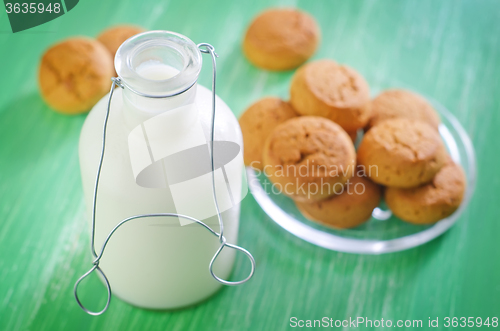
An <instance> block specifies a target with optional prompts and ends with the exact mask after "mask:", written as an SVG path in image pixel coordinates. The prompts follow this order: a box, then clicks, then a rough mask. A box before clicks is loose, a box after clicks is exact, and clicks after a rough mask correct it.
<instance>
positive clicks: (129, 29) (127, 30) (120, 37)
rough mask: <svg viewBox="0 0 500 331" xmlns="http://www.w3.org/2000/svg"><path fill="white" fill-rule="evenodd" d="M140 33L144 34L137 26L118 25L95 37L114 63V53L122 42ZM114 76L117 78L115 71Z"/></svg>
mask: <svg viewBox="0 0 500 331" xmlns="http://www.w3.org/2000/svg"><path fill="white" fill-rule="evenodd" d="M141 32H144V29H143V28H140V27H138V26H133V25H118V26H114V27H111V28H109V29H106V30H104V31H103V32H101V34H100V35H99V36H97V40H98V41H99V42H100V43H102V44H103V45H104V46H105V47H106V48H107V50H108V51H109V53H110V54H111V58H112V60H113V62H114V61H115V55H116V51H117V50H118V48H120V46H121V45H122V44H123V42H124V41H125V40H127V39H128V38H130V37H132V36H135V35H136V34H138V33H141ZM113 70H114V69H113ZM114 76H115V77H116V76H118V75H117V74H116V71H115V73H114Z"/></svg>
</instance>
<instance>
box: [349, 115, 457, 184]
mask: <svg viewBox="0 0 500 331" xmlns="http://www.w3.org/2000/svg"><path fill="white" fill-rule="evenodd" d="M447 159H448V155H447V153H446V149H445V147H444V144H443V142H442V140H441V137H440V136H439V134H438V133H437V132H436V130H435V129H434V128H433V127H432V126H430V125H429V124H427V123H425V122H421V121H414V120H409V119H406V118H400V119H392V120H387V121H383V122H382V123H380V124H378V125H376V126H374V127H373V128H371V129H370V131H368V132H367V133H366V134H365V136H364V137H363V140H362V141H361V143H360V145H359V147H358V164H359V165H362V166H364V167H365V169H366V173H367V175H368V176H369V177H370V179H372V180H373V181H374V182H376V183H379V184H382V185H386V186H394V187H405V188H409V187H415V186H418V185H421V184H424V183H427V182H429V181H430V180H431V179H432V178H433V177H434V175H436V173H437V172H438V171H439V170H440V169H441V167H442V166H443V165H444V164H445V163H446V160H447Z"/></svg>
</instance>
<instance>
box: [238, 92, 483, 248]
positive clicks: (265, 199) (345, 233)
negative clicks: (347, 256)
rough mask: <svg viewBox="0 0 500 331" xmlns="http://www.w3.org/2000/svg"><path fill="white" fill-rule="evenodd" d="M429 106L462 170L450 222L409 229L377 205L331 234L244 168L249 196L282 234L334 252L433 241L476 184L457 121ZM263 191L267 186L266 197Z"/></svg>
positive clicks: (260, 176)
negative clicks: (360, 220)
mask: <svg viewBox="0 0 500 331" xmlns="http://www.w3.org/2000/svg"><path fill="white" fill-rule="evenodd" d="M428 100H430V99H428ZM430 102H431V103H432V105H433V106H434V107H435V109H436V110H437V111H438V112H439V114H440V115H441V120H442V124H441V125H440V127H439V133H440V135H441V137H442V139H443V141H444V143H445V145H446V147H447V149H448V151H449V153H450V155H451V157H452V158H453V160H454V161H455V162H457V163H459V164H461V165H462V167H463V169H464V171H465V175H466V178H467V190H466V192H465V196H464V199H463V202H462V204H461V206H460V208H459V209H458V210H457V211H456V212H455V213H454V214H453V215H451V216H450V217H448V218H446V219H443V220H441V221H439V222H437V223H436V224H432V225H413V224H410V223H406V222H403V221H401V220H400V219H399V218H397V217H395V216H393V215H392V213H391V211H390V210H388V209H387V207H386V206H385V204H384V202H381V204H380V205H379V207H377V208H376V209H375V210H374V211H373V214H372V217H371V219H370V220H369V221H368V222H366V223H364V224H363V225H361V226H359V227H356V228H353V229H347V230H336V229H333V228H330V227H326V226H323V225H321V224H318V223H316V222H313V221H310V220H308V219H306V218H305V217H304V216H302V214H301V213H300V212H299V210H298V209H297V207H295V204H294V203H293V201H292V200H291V199H290V198H288V197H286V196H285V195H283V194H273V193H272V191H271V190H270V189H269V188H270V187H271V183H270V182H269V180H268V179H267V177H266V176H265V175H264V174H259V173H258V172H257V171H255V170H254V169H252V168H250V167H247V176H248V185H249V188H250V191H251V192H252V195H253V196H254V198H255V200H257V202H258V203H259V205H260V206H261V207H262V209H263V210H264V211H265V212H266V213H267V215H269V217H270V218H271V219H272V220H273V221H275V222H276V223H277V224H278V225H280V226H281V227H282V228H284V229H285V230H287V231H288V232H290V233H292V234H294V235H295V236H297V237H299V238H301V239H303V240H306V241H308V242H310V243H312V244H315V245H318V246H321V247H324V248H327V249H331V250H335V251H339V252H348V253H358V254H382V253H389V252H397V251H402V250H405V249H409V248H412V247H415V246H419V245H422V244H424V243H426V242H428V241H430V240H432V239H434V238H436V237H437V236H439V235H441V234H443V233H444V232H446V231H447V230H448V229H449V228H450V227H451V226H452V225H453V224H454V223H455V222H456V221H457V219H458V218H459V217H460V215H461V214H462V212H463V211H464V209H465V208H466V207H467V205H468V203H469V201H470V198H471V196H472V194H473V192H474V188H475V185H476V158H475V154H474V148H473V146H472V143H471V141H470V138H469V136H468V135H467V133H466V132H465V130H464V128H463V127H462V125H461V124H460V123H459V122H458V120H457V119H456V118H455V117H454V116H453V115H452V114H451V113H450V112H449V111H448V110H447V109H446V108H445V107H444V106H442V105H441V104H439V103H438V102H436V101H433V100H430ZM358 140H359V136H358ZM264 185H265V186H264ZM264 187H267V192H266V190H265V189H264Z"/></svg>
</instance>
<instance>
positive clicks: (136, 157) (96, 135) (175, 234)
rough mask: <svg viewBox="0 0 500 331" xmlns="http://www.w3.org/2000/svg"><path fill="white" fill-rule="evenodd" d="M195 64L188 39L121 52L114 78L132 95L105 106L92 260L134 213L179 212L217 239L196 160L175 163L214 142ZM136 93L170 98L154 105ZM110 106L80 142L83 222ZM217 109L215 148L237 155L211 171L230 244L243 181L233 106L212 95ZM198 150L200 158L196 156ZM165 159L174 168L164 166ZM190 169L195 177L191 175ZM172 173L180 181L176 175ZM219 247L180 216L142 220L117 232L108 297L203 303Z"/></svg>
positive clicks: (155, 41) (106, 261)
mask: <svg viewBox="0 0 500 331" xmlns="http://www.w3.org/2000/svg"><path fill="white" fill-rule="evenodd" d="M201 65H202V59H201V53H200V50H199V49H198V48H197V46H196V45H195V44H194V43H193V42H192V41H191V40H190V39H188V38H186V37H185V36H182V35H179V34H176V33H172V32H167V31H150V32H145V33H142V34H139V35H136V36H134V37H132V38H130V39H128V40H127V41H126V42H125V43H124V44H123V45H122V46H121V47H120V49H119V50H118V52H117V54H116V57H115V68H116V72H117V73H118V76H119V77H120V79H121V80H122V82H124V83H125V84H126V86H128V87H130V88H116V89H115V92H114V94H113V98H112V101H111V108H110V113H109V119H108V124H107V131H106V132H107V135H106V149H105V154H104V161H103V164H102V170H101V175H100V181H99V187H98V188H99V189H98V194H97V205H96V222H95V243H94V249H95V250H96V252H97V253H99V251H100V250H101V247H102V245H103V243H104V241H105V238H106V237H107V235H108V234H109V232H110V231H111V230H112V229H113V228H114V227H115V226H116V225H117V223H119V222H120V221H121V220H123V219H125V218H127V217H130V216H133V215H141V214H150V213H179V214H184V215H188V216H192V217H195V218H198V219H200V220H203V222H205V223H207V224H208V225H209V226H210V227H212V228H213V229H214V230H216V231H219V226H218V220H217V216H216V214H215V213H213V212H206V210H207V208H208V209H210V208H213V206H211V207H210V206H209V205H210V203H212V204H213V200H212V201H211V202H209V201H208V200H207V199H206V196H203V194H202V193H201V191H203V189H202V188H201V187H202V186H201V185H200V181H204V183H207V178H211V177H207V176H208V175H210V174H211V172H210V174H206V171H205V172H203V171H202V172H200V171H199V169H198V170H197V169H195V168H196V164H197V163H198V162H195V159H192V158H191V159H190V157H189V155H188V157H184V158H182V157H181V158H180V159H179V158H178V156H179V155H182V154H181V153H180V152H182V151H186V150H188V151H191V152H190V155H201V154H205V152H206V150H207V149H206V146H207V145H206V143H207V142H208V141H210V133H211V131H210V130H211V114H212V95H211V91H209V90H208V89H207V88H205V87H203V86H200V85H197V83H196V81H197V79H198V74H199V72H200V69H201ZM132 90H135V91H138V92H140V93H143V94H148V95H155V96H162V95H173V94H176V95H174V96H171V97H163V98H151V97H144V96H140V93H139V94H137V93H134V92H133V91H132ZM107 102H108V96H105V97H104V98H103V99H102V100H100V101H99V103H97V104H96V106H95V107H94V108H93V109H92V111H91V112H90V114H89V115H88V117H87V119H86V121H85V124H84V126H83V128H82V132H81V136H80V146H79V155H80V167H81V173H82V180H83V188H84V195H85V201H86V205H87V209H88V211H89V215H90V214H91V211H92V201H93V193H94V184H95V179H96V174H97V169H98V164H99V158H100V154H101V149H102V137H103V124H104V119H105V115H106V109H107ZM216 105H217V107H216V116H215V140H216V142H218V141H222V142H224V144H223V147H221V148H220V149H219V150H221V151H222V150H224V153H226V154H227V151H229V150H231V151H232V152H230V153H233V154H234V155H232V156H229V157H228V158H227V159H228V160H227V162H228V164H226V167H222V166H220V165H219V169H218V170H217V171H215V172H214V174H215V183H216V193H217V199H218V201H219V205H220V206H221V211H222V213H221V216H222V219H223V222H224V236H225V238H226V239H227V242H228V243H232V244H236V242H237V236H238V224H239V213H240V210H239V202H240V201H241V199H242V198H243V196H244V194H242V193H240V192H246V190H245V188H244V184H245V182H244V181H243V183H242V176H241V169H243V161H242V160H243V159H242V157H241V155H242V148H241V146H243V143H242V136H241V131H240V127H239V125H238V121H237V119H236V118H235V116H234V115H233V113H232V112H231V110H230V109H229V107H228V106H227V105H226V104H225V103H224V102H223V101H222V100H221V99H220V98H218V97H217V100H216ZM203 143H205V145H203ZM200 146H202V147H201V148H202V149H201V151H202V152H203V153H199V151H200V149H197V148H200ZM203 146H205V147H204V148H205V149H203ZM224 146H225V147H227V148H225V147H224ZM235 146H236V148H234V147H235ZM214 149H215V147H214ZM197 151H198V152H197ZM193 152H194V154H193ZM215 153H217V149H215V152H214V155H215ZM188 154H189V153H188ZM236 154H237V155H236ZM235 155H236V156H235ZM226 156H227V155H226ZM169 158H170V160H172V158H173V160H174V161H171V162H170V163H168V160H169ZM179 160H180V161H179ZM189 160H192V162H190V161H189ZM205 168H206V167H205ZM223 168H226V169H225V171H221V169H223ZM238 168H239V169H240V170H239V171H240V172H239V173H238V170H235V169H238ZM193 169H194V170H193ZM193 171H194V173H195V174H194V175H189V173H190V172H191V173H193ZM173 172H177V175H176V176H177V177H175V176H174V177H172V173H173ZM201 175H203V176H201ZM172 178H174V179H172ZM228 178H229V181H228ZM210 180H211V179H210ZM209 183H210V185H211V182H209ZM229 184H230V185H229ZM228 185H229V186H230V187H229V188H228V189H227V190H226V191H225V189H226V188H227V187H228ZM210 188H211V186H210ZM228 192H229V193H228ZM179 197H180V198H179ZM179 199H181V200H182V199H184V200H182V201H184V202H182V201H181V200H179ZM204 199H205V200H207V201H205V200H204ZM178 201H181V202H178ZM186 201H187V202H186ZM207 206H209V207H207ZM203 208H205V209H204V210H205V211H203ZM210 210H211V209H210ZM219 246H220V243H219V240H218V238H217V237H216V236H214V235H212V234H211V233H209V232H208V231H207V230H206V229H204V228H203V227H202V226H200V225H199V224H196V223H190V224H187V222H186V221H185V220H182V219H180V218H176V217H160V218H157V217H154V218H141V219H137V220H133V221H131V222H128V223H126V224H124V225H123V226H121V227H120V228H119V229H118V230H117V231H116V232H115V233H114V234H113V236H112V237H111V239H110V241H109V242H108V244H107V246H106V251H105V253H104V254H103V257H102V259H101V261H100V267H101V269H102V270H103V272H104V273H105V274H106V277H107V278H108V280H109V283H110V284H111V288H112V290H113V294H115V295H116V296H118V297H119V298H121V299H122V300H124V301H126V302H129V303H131V304H133V305H136V306H139V307H144V308H152V309H171V308H178V307H183V306H187V305H190V304H194V303H196V302H198V301H201V300H203V299H205V298H207V297H208V296H210V295H211V294H213V293H214V292H215V291H217V289H218V288H219V287H220V285H221V284H220V283H219V282H217V281H216V280H215V279H214V278H212V277H211V275H210V273H209V270H208V265H209V263H210V260H211V259H212V257H213V255H214V253H215V252H216V251H217V249H218V248H219ZM234 257H235V250H233V249H224V250H223V251H222V253H221V254H220V256H219V257H218V258H217V260H216V262H215V264H214V272H215V274H216V275H217V276H218V277H220V278H222V279H228V277H229V276H230V273H231V269H232V267H233V262H234Z"/></svg>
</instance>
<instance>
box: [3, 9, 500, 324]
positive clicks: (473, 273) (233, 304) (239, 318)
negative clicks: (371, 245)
mask: <svg viewBox="0 0 500 331" xmlns="http://www.w3.org/2000/svg"><path fill="white" fill-rule="evenodd" d="M115 4H119V5H118V6H116V5H115ZM270 5H272V4H270V2H269V1H265V0H253V1H236V0H221V1H202V0H183V1H174V0H170V1H168V0H161V1H158V0H148V1H128V0H127V1H125V0H122V1H106V2H105V1H98V0H81V1H80V3H79V4H78V6H77V7H75V9H73V10H72V11H71V12H69V13H68V14H66V15H63V16H62V17H60V18H58V19H56V20H54V21H52V22H49V23H47V24H44V25H42V26H39V27H36V28H34V29H31V30H27V31H25V32H20V33H17V34H12V33H11V32H10V27H9V25H8V20H7V16H6V14H5V12H3V11H2V12H1V13H0V66H1V70H0V77H1V78H0V330H2V331H3V330H50V331H52V330H281V329H286V328H290V318H291V317H294V316H295V317H297V318H298V319H321V318H322V317H325V316H326V317H331V318H333V319H334V320H335V319H346V318H347V319H349V317H351V318H356V317H358V316H359V317H366V318H369V319H373V320H375V319H377V320H380V319H381V318H384V320H387V319H391V320H393V321H397V320H400V319H401V320H406V319H409V320H413V319H421V320H423V323H424V326H425V325H427V323H428V319H429V317H430V318H432V319H435V318H439V322H440V328H442V327H443V324H444V323H443V322H444V320H443V319H444V318H445V317H454V316H455V317H482V318H483V319H486V317H490V320H491V317H493V316H497V317H498V316H499V315H500V267H499V262H500V246H499V237H500V222H499V217H498V215H497V212H498V204H499V201H498V195H499V193H500V176H499V175H498V168H497V166H498V163H497V162H499V161H500V157H499V152H500V150H499V147H498V146H499V138H498V128H499V127H500V115H499V114H500V3H499V2H498V1H494V0H493V1H473V0H469V1H457V0H446V1H434V0H429V1H427V0H426V1H341V0H337V1H326V0H325V1H322V0H299V1H293V0H282V1H277V2H276V3H275V4H274V5H279V6H297V7H300V8H303V9H304V10H306V11H308V12H310V13H312V14H313V15H314V16H315V17H316V19H317V20H318V22H319V23H320V25H321V29H322V33H323V40H322V43H321V47H320V49H319V51H318V52H317V54H316V55H315V58H324V57H327V58H333V59H336V60H337V61H339V62H342V63H346V64H348V65H350V66H352V67H354V68H356V69H357V70H359V71H360V72H361V73H362V74H363V75H364V76H365V77H366V78H367V80H368V82H369V83H370V84H372V85H377V84H381V83H382V82H390V83H391V84H393V85H394V86H400V85H404V86H411V87H412V88H414V89H416V90H418V91H420V92H422V93H424V94H426V95H429V96H431V97H432V98H434V99H437V100H439V101H440V102H441V103H442V104H444V105H445V106H446V107H447V108H449V109H450V110H451V111H452V112H453V113H454V114H455V116H456V117H457V118H458V119H459V121H460V122H461V123H462V124H463V125H464V127H465V128H466V130H467V132H468V133H469V135H470V137H471V139H472V141H473V143H474V146H475V148H476V152H477V159H478V183H477V188H476V193H475V195H474V197H473V199H472V201H471V203H470V205H469V208H468V209H467V210H466V212H465V213H464V214H463V216H462V217H461V218H460V220H459V221H458V223H457V224H456V225H455V226H454V227H453V228H452V229H451V230H450V231H449V232H447V233H446V234H445V235H443V236H441V237H440V238H438V239H436V240H434V241H432V242H430V243H428V244H426V245H423V246H421V247H418V248H414V249H411V250H408V251H405V252H399V253H393V254H387V255H381V256H362V255H353V254H343V253H337V252H332V251H328V250H325V249H322V248H318V247H315V246H313V245H311V244H308V243H306V242H303V241H301V240H299V239H297V238H295V237H294V236H292V235H290V234H288V233H286V232H285V231H284V230H282V229H281V228H279V227H278V226H277V225H275V224H274V223H273V222H272V221H271V220H270V219H269V218H268V217H267V216H266V215H265V214H264V212H263V211H262V210H261V209H260V208H259V206H258V205H257V203H256V202H255V200H254V199H253V197H252V196H251V195H249V196H247V198H246V199H245V200H244V202H243V204H242V217H241V223H242V224H241V230H240V236H241V241H240V243H241V244H242V246H243V247H246V248H248V249H249V250H250V251H251V252H252V253H253V254H254V256H255V259H256V260H257V271H256V273H255V277H254V278H253V280H252V281H251V282H249V283H247V284H245V285H243V286H239V287H230V288H224V289H222V290H221V291H220V292H218V293H217V294H216V295H215V296H213V297H212V298H211V299H209V300H207V301H205V302H203V303H201V304H199V305H197V306H195V307H192V308H188V309H184V310H178V311H169V312H158V311H147V310H141V309H137V308H134V307H131V306H130V305H128V304H125V303H123V302H121V301H120V300H118V299H114V300H113V301H112V304H111V307H110V309H109V311H108V312H107V313H106V314H105V315H103V316H100V317H91V316H88V315H86V314H85V313H84V312H82V311H81V310H80V309H79V308H78V306H77V304H76V303H75V301H74V298H73V292H72V289H73V284H74V282H75V280H76V279H77V278H78V277H79V275H81V274H82V273H83V272H84V271H86V270H87V269H88V267H89V265H90V262H91V260H90V252H89V249H88V247H89V233H88V227H87V223H86V220H85V215H84V204H83V197H82V187H81V182H80V173H79V166H78V155H77V144H78V138H79V132H80V128H81V126H82V123H83V121H84V119H85V115H80V116H73V117H70V116H63V115H59V114H57V113H55V112H53V111H52V110H50V109H49V108H48V107H47V106H46V105H45V104H44V103H43V102H42V100H41V98H40V95H39V92H38V89H37V83H36V72H37V65H38V61H39V59H40V56H41V54H42V52H43V51H44V49H46V48H47V47H48V45H50V44H51V43H53V42H56V41H58V40H61V39H62V38H65V37H69V36H72V35H78V34H79V35H88V36H96V35H97V34H98V33H99V32H100V31H101V30H102V29H103V28H105V27H107V26H109V25H112V24H117V23H123V22H126V23H134V24H138V25H142V26H144V27H146V28H148V29H165V30H172V31H177V32H179V33H182V34H185V35H187V36H189V37H190V38H191V39H193V40H194V41H195V42H209V43H211V44H213V45H214V46H215V47H216V49H217V52H218V53H219V54H220V56H221V57H220V59H219V62H218V63H219V80H218V82H219V85H218V94H219V95H220V96H221V97H222V98H223V99H224V100H225V101H226V102H227V104H228V105H229V106H230V107H231V108H232V109H233V110H234V112H235V113H236V115H239V114H241V112H242V111H243V110H244V109H245V108H246V107H247V106H248V105H249V104H250V103H251V102H253V101H255V100H257V99H258V98H260V97H262V96H264V95H277V96H281V97H283V98H287V97H288V85H289V82H290V78H291V76H292V72H285V73H269V72H265V71H261V70H258V69H256V68H255V67H253V66H251V65H250V64H249V63H248V62H247V61H246V60H245V58H244V57H243V55H242V52H241V48H240V44H241V38H242V35H243V33H244V31H245V28H246V26H247V24H248V22H249V21H250V19H251V18H252V17H253V16H254V15H255V14H256V13H258V12H259V11H260V10H262V9H264V8H266V7H268V6H270ZM200 82H201V83H202V84H204V85H206V86H209V84H210V66H205V68H204V69H203V71H202V74H201V78H200ZM246 263H247V262H246V260H245V259H244V258H243V257H241V256H239V257H238V260H237V263H236V266H235V272H234V274H233V277H234V278H235V279H237V278H241V277H244V276H245V275H246V272H247V271H248V269H247V265H246ZM103 291H104V289H103V286H102V284H100V283H99V282H98V280H96V279H94V280H93V281H92V282H91V283H89V284H87V287H86V292H87V295H86V296H85V299H86V300H89V301H92V302H94V303H95V304H96V306H97V304H103V303H104V300H105V298H104V293H103ZM394 323H395V322H394Z"/></svg>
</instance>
